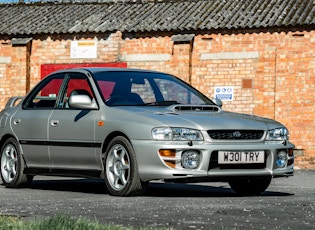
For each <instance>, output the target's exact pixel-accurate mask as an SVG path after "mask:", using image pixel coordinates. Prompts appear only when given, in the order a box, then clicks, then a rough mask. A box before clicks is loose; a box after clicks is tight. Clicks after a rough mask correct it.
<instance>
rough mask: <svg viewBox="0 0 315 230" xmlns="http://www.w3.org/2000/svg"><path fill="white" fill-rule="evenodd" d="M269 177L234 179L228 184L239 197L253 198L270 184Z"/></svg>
mask: <svg viewBox="0 0 315 230" xmlns="http://www.w3.org/2000/svg"><path fill="white" fill-rule="evenodd" d="M271 179H272V178H271V177H264V178H248V179H235V180H232V181H230V182H229V185H230V187H231V188H232V189H233V190H234V191H235V192H236V193H237V194H239V195H241V196H254V195H259V194H260V193H262V192H264V191H265V190H266V189H267V188H268V187H269V185H270V183H271Z"/></svg>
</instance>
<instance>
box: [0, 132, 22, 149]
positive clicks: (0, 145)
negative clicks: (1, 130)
mask: <svg viewBox="0 0 315 230" xmlns="http://www.w3.org/2000/svg"><path fill="white" fill-rule="evenodd" d="M11 137H12V138H14V139H15V140H16V141H18V140H17V138H16V137H15V136H14V135H12V134H5V135H3V136H2V138H1V140H0V149H2V147H3V144H4V142H6V140H8V139H9V138H11Z"/></svg>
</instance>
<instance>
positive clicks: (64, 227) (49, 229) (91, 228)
mask: <svg viewBox="0 0 315 230" xmlns="http://www.w3.org/2000/svg"><path fill="white" fill-rule="evenodd" d="M0 229H1V230H2V229H5V230H122V229H124V230H125V229H127V228H126V227H121V226H114V225H102V224H100V223H98V222H97V221H95V222H92V221H88V220H85V219H82V218H78V219H74V218H71V217H69V216H65V215H57V216H54V217H52V218H49V219H45V220H42V221H22V220H21V219H19V218H17V217H11V216H0ZM128 229H129V228H128Z"/></svg>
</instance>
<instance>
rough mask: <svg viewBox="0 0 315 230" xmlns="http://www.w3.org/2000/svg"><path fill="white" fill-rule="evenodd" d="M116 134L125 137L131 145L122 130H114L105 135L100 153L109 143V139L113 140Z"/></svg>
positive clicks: (103, 151)
mask: <svg viewBox="0 0 315 230" xmlns="http://www.w3.org/2000/svg"><path fill="white" fill-rule="evenodd" d="M118 136H122V137H125V138H126V139H127V140H128V141H129V142H130V144H131V146H132V143H131V141H130V139H129V138H128V136H127V135H126V134H124V133H123V132H120V131H114V132H112V133H110V134H109V135H108V136H107V137H106V139H105V140H104V143H103V146H102V154H103V153H105V151H106V149H107V146H108V144H109V143H110V141H111V140H113V139H114V138H115V137H118Z"/></svg>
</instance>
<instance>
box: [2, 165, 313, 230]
mask: <svg viewBox="0 0 315 230" xmlns="http://www.w3.org/2000/svg"><path fill="white" fill-rule="evenodd" d="M0 182H1V181H0ZM54 214H67V215H71V216H73V217H84V218H87V219H90V220H93V221H94V220H97V221H99V222H101V223H113V224H117V225H122V226H133V227H139V226H146V227H153V228H156V227H157V228H160V227H163V228H165V227H166V228H172V229H299V230H302V229H303V230H304V229H315V171H303V170H301V171H300V170H299V171H296V173H295V176H293V177H290V178H279V179H275V180H273V181H272V183H271V185H270V187H269V188H268V190H267V191H266V192H264V193H263V194H261V195H260V196H256V197H239V196H237V195H236V194H235V193H234V192H233V191H232V190H231V189H230V188H229V186H228V184H226V183H200V184H170V183H168V184H164V183H160V182H155V183H150V186H149V189H148V190H147V192H146V194H145V195H144V196H138V197H112V196H109V195H108V193H107V191H106V189H105V185H104V183H103V181H101V180H91V179H73V178H71V179H68V178H60V177H35V178H34V182H33V183H32V185H31V187H30V188H24V189H7V188H5V187H4V186H0V215H14V216H20V217H22V218H25V219H27V220H30V219H31V220H34V219H42V218H46V217H50V216H53V215H54Z"/></svg>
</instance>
